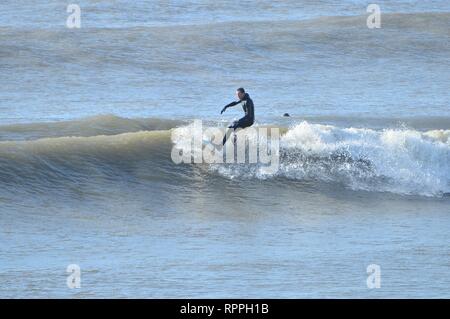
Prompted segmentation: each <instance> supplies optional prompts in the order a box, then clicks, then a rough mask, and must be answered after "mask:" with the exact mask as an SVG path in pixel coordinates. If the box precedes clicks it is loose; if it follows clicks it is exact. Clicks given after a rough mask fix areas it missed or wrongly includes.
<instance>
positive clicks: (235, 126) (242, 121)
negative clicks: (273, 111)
mask: <svg viewBox="0 0 450 319" xmlns="http://www.w3.org/2000/svg"><path fill="white" fill-rule="evenodd" d="M251 125H253V121H249V120H248V119H247V118H245V117H243V118H241V119H240V120H239V121H234V122H233V124H232V125H230V126H228V128H229V130H227V132H226V134H225V136H224V137H223V141H222V145H225V143H226V141H227V140H228V138H229V137H230V135H231V133H232V130H231V129H233V131H236V129H238V128H246V127H249V126H251Z"/></svg>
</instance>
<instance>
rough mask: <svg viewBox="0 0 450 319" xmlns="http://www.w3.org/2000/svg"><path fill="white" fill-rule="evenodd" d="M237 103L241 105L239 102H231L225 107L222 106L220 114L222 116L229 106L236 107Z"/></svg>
mask: <svg viewBox="0 0 450 319" xmlns="http://www.w3.org/2000/svg"><path fill="white" fill-rule="evenodd" d="M239 103H241V101H235V102H231V103H229V104H227V105H225V106H224V108H223V109H222V111H220V114H222V113H223V112H225V110H226V109H227V108H229V107H231V106H235V105H238V104H239Z"/></svg>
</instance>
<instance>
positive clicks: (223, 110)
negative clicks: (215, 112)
mask: <svg viewBox="0 0 450 319" xmlns="http://www.w3.org/2000/svg"><path fill="white" fill-rule="evenodd" d="M226 109H227V107H226V106H225V107H224V108H223V109H222V111H220V114H222V113H223V112H225V110H226Z"/></svg>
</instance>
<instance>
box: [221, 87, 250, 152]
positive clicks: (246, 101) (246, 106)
mask: <svg viewBox="0 0 450 319" xmlns="http://www.w3.org/2000/svg"><path fill="white" fill-rule="evenodd" d="M236 96H237V98H238V99H239V101H236V102H231V103H230V104H227V105H225V107H224V108H223V109H222V111H221V112H220V114H222V113H223V112H225V110H226V109H227V108H229V107H231V106H235V105H237V104H242V109H243V110H244V112H245V115H244V117H243V118H241V119H239V120H237V121H234V122H233V124H232V125H230V126H228V128H232V129H233V130H236V129H238V128H246V127H249V126H251V125H253V123H254V122H255V107H254V105H253V101H252V99H251V98H250V95H248V93H245V90H244V89H243V88H239V89H237V90H236ZM230 134H231V130H228V131H227V133H226V134H225V137H224V138H223V142H222V145H225V142H226V141H227V139H228V137H229V136H230Z"/></svg>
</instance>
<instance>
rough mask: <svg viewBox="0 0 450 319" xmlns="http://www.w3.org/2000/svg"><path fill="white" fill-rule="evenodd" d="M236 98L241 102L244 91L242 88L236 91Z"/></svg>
mask: <svg viewBox="0 0 450 319" xmlns="http://www.w3.org/2000/svg"><path fill="white" fill-rule="evenodd" d="M236 96H237V98H238V99H239V100H242V99H243V98H244V96H245V90H244V88H239V89H237V90H236Z"/></svg>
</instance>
